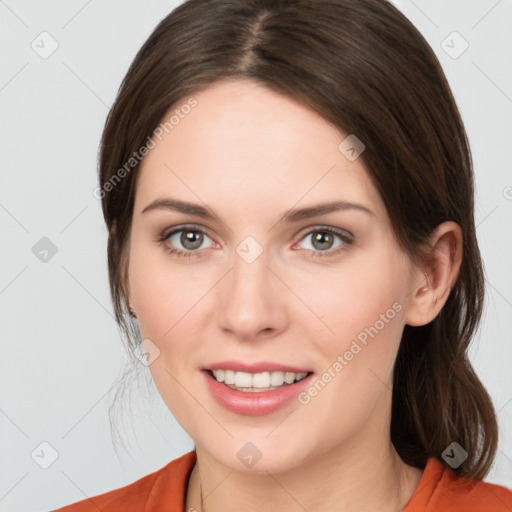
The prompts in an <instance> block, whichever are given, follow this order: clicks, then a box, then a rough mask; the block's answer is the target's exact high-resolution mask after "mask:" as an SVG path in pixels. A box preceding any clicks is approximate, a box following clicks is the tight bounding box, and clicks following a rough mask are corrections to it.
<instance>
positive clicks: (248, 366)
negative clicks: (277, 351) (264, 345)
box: [202, 361, 311, 373]
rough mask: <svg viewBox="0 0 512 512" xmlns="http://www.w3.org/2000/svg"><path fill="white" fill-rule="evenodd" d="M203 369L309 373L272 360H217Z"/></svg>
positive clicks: (303, 369)
mask: <svg viewBox="0 0 512 512" xmlns="http://www.w3.org/2000/svg"><path fill="white" fill-rule="evenodd" d="M202 369H203V370H233V371H235V372H236V371H239V372H247V373H261V372H275V371H278V372H293V373H302V372H306V373H310V372H311V370H308V369H306V368H299V367H298V366H290V365H287V364H282V363H274V362H272V361H260V362H258V363H246V362H242V361H219V362H217V363H212V364H209V365H206V366H204V367H203V368H202Z"/></svg>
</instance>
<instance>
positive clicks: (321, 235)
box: [315, 232, 331, 249]
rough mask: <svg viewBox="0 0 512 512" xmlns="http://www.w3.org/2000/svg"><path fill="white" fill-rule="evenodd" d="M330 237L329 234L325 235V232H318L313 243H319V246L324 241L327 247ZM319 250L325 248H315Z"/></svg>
mask: <svg viewBox="0 0 512 512" xmlns="http://www.w3.org/2000/svg"><path fill="white" fill-rule="evenodd" d="M330 237H331V234H330V233H325V232H318V233H317V235H316V236H315V242H320V244H322V243H324V244H325V243H326V242H325V241H326V240H327V245H329V243H328V242H329V241H330V240H329V239H330ZM317 248H319V249H325V248H326V247H317Z"/></svg>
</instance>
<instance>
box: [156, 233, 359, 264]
mask: <svg viewBox="0 0 512 512" xmlns="http://www.w3.org/2000/svg"><path fill="white" fill-rule="evenodd" d="M182 231H189V232H192V233H200V234H202V235H206V236H208V233H207V232H206V231H204V230H203V229H201V228H198V227H195V226H180V227H179V228H176V229H172V230H171V231H164V232H163V233H162V234H161V235H159V237H158V239H157V242H158V243H159V244H161V245H162V246H163V247H164V249H165V250H166V252H167V253H168V254H172V255H175V256H177V257H178V258H189V259H190V258H195V257H199V256H200V254H199V253H200V251H199V250H195V251H182V250H181V249H176V248H175V247H169V246H168V245H167V244H166V242H167V241H168V239H169V238H170V237H171V236H172V235H175V234H176V233H180V232H182ZM313 233H329V234H331V235H335V236H337V237H339V238H340V239H341V240H342V242H343V244H341V245H340V246H339V247H337V248H336V249H329V250H326V251H314V250H310V249H306V251H309V252H311V255H312V256H313V257H315V258H318V257H319V258H328V257H333V256H337V255H338V254H340V253H341V252H343V251H346V250H347V247H348V246H350V245H352V244H353V243H354V240H353V238H352V237H351V236H349V235H347V234H345V233H344V232H342V231H338V230H337V229H333V228H330V227H323V226H317V227H315V228H314V229H312V230H310V231H308V232H307V233H305V234H304V236H303V237H302V238H301V239H300V241H302V240H304V239H305V238H306V237H308V236H310V235H312V234H313ZM209 238H210V237H209Z"/></svg>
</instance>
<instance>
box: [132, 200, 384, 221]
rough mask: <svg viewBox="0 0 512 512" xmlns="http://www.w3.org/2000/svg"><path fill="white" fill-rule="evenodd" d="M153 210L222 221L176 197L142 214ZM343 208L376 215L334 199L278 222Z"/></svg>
mask: <svg viewBox="0 0 512 512" xmlns="http://www.w3.org/2000/svg"><path fill="white" fill-rule="evenodd" d="M152 210H173V211H177V212H181V213H185V214H189V215H194V216H196V217H201V218H203V219H210V220H215V221H218V222H222V221H221V219H220V217H219V216H218V215H217V214H216V213H214V212H213V211H212V210H211V209H209V208H206V207H204V206H201V205H199V204H195V203H189V202H187V201H180V200H178V199H174V198H170V197H168V198H164V199H156V200H155V201H153V202H151V203H150V204H148V205H147V206H146V207H145V208H144V209H143V210H142V211H141V214H144V213H147V212H150V211H152ZM343 210H356V211H360V212H363V213H366V214H368V215H372V216H374V217H376V216H377V215H376V214H375V212H373V211H372V210H370V208H368V207H367V206H364V205H362V204H358V203H352V202H348V201H332V202H328V203H320V204H316V205H313V206H307V207H304V208H294V209H291V210H288V211H287V212H285V213H284V214H283V215H282V216H281V218H280V219H279V221H278V223H283V222H288V223H292V222H298V221H301V220H304V219H309V218H311V217H317V216H320V215H325V214H327V213H331V212H336V211H343Z"/></svg>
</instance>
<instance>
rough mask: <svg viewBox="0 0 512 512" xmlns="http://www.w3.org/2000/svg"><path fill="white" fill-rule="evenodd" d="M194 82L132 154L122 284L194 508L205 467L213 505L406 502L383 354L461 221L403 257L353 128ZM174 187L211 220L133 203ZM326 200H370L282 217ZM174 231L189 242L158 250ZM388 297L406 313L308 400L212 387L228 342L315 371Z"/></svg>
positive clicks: (421, 310) (440, 267) (412, 475)
mask: <svg viewBox="0 0 512 512" xmlns="http://www.w3.org/2000/svg"><path fill="white" fill-rule="evenodd" d="M194 97H195V98H196V99H197V101H198V105H197V106H196V107H195V108H194V109H192V111H191V112H190V114H188V115H187V116H186V117H185V118H184V119H181V120H180V122H179V124H178V125H176V126H175V127H174V129H173V130H172V131H170V132H169V134H168V135H166V136H165V137H164V138H163V139H162V141H159V142H158V144H157V145H156V147H155V148H154V149H152V150H151V151H150V152H149V154H148V155H147V156H146V158H145V159H144V161H143V163H142V168H141V170H140V175H139V177H138V182H137V190H136V197H135V207H134V213H133V219H132V228H131V236H130V240H129V246H128V248H129V264H128V272H127V281H126V283H125V290H126V292H125V293H126V298H127V300H128V301H129V304H130V305H131V307H132V308H133V310H134V311H135V313H136V315H137V318H138V321H139V324H140V328H141V334H142V337H143V339H149V340H151V344H152V347H155V346H156V347H158V350H159V351H160V353H159V355H158V357H157V358H156V359H155V360H154V362H152V364H151V365H150V367H149V368H150V371H151V374H152V377H153V379H154V381H155V384H156V386H157V388H158V390H159V392H160V394H161V396H162V398H163V400H164V401H165V403H166V404H167V406H168V407H169V409H170V411H171V413H172V414H173V416H174V417H175V418H176V419H177V421H178V422H179V423H180V424H181V425H182V426H183V428H184V429H185V430H186V431H187V432H188V434H189V435H190V436H191V438H192V439H193V440H194V442H195V445H196V450H197V463H196V465H195V467H194V469H193V471H192V474H191V477H190V481H189V486H188V491H187V503H186V505H187V510H188V509H189V508H190V507H194V508H195V509H197V510H199V509H200V503H201V498H200V492H199V486H200V480H201V482H202V488H203V496H204V497H205V501H204V508H205V509H207V510H208V512H216V511H223V512H230V511H235V510H236V511H239V510H245V511H253V510H254V511H256V510H258V511H259V510H265V509H267V510H268V509H269V507H271V509H272V510H282V511H302V510H304V509H305V510H314V511H316V512H323V511H327V510H329V511H331V510H335V509H337V507H338V508H339V506H340V504H343V510H344V511H345V512H352V511H353V512H355V511H357V512H360V511H361V510H379V511H384V512H386V511H390V512H391V511H398V510H402V508H403V507H405V505H406V504H407V502H408V501H409V499H410V498H411V496H412V494H413V492H414V490H415V488H416V486H417V485H418V482H419V479H420V477H421V475H422V471H421V470H419V469H417V468H413V467H411V466H408V465H406V464H405V463H403V461H402V460H401V459H400V457H399V456H398V454H397V453H396V451H395V449H394V447H393V445H392V443H391V440H390V436H389V425H390V421H391V412H390V411H391V389H392V376H393V373H392V370H393V364H394V361H395V358H396V354H397V350H398V347H399V343H400V339H401V334H402V330H403V328H404V325H405V324H410V325H423V324H426V323H428V322H429V321H431V320H432V319H433V318H435V316H436V315H437V313H438V312H439V311H440V309H441V308H442V306H443V304H444V303H445V301H446V299H447V298H448V295H449V292H450V285H451V284H452V283H453V281H454V280H455V279H456V276H457V273H458V270H459V267H460V260H461V257H462V253H461V251H462V249H461V247H462V235H461V231H460V228H459V226H458V225H457V224H455V223H453V222H445V223H443V224H441V225H440V226H438V228H437V229H436V231H435V232H434V233H433V234H432V237H431V246H432V248H433V250H432V253H431V257H429V258H428V260H426V261H425V262H424V264H422V265H421V266H416V265H413V264H412V262H411V260H410V258H409V257H408V256H407V254H406V253H405V252H403V250H402V249H401V248H400V247H399V245H398V243H397V241H396V239H395V237H394V234H393V230H392V226H391V224H390V220H389V217H388V215H387V212H386V209H385V206H384V203H383V202H382V199H381V197H380V195H379V193H378V191H377V189H376V188H375V187H374V186H373V184H372V183H371V181H370V179H369V176H368V174H367V172H366V170H365V169H364V166H363V164H362V161H361V159H360V158H358V159H356V160H355V161H350V160H349V159H347V158H346V157H345V156H344V155H343V154H342V153H341V152H340V151H339V149H338V146H339V144H340V143H341V142H342V141H343V140H344V139H345V137H346V136H347V134H344V133H341V132H340V131H339V130H338V129H337V128H335V127H334V126H332V125H331V124H329V123H327V122H326V121H325V120H324V119H323V118H322V117H320V116H319V115H318V114H316V113H315V112H314V111H312V110H310V109H309V108H307V107H305V106H303V105H301V104H299V103H297V102H295V101H294V100H292V99H290V98H288V97H285V96H282V95H280V94H278V93H276V92H272V91H270V90H269V89H267V88H265V87H263V86H261V85H258V84H256V83H254V82H250V81H247V80H241V81H228V82H220V83H216V84H213V85H212V86H210V87H208V88H207V89H204V90H203V91H200V92H198V93H197V94H195V95H194ZM185 101H186V99H185V100H184V101H183V104H184V103H185ZM175 108H176V105H175V106H173V109H175ZM363 142H364V141H363ZM170 196H172V197H174V198H178V199H180V200H183V201H190V202H194V203H198V204H200V205H201V206H204V205H207V206H208V207H209V208H210V209H211V210H212V211H214V212H215V213H216V214H217V215H218V216H219V217H220V218H221V219H222V221H220V222H219V221H215V220H209V219H203V218H200V217H196V216H193V215H191V214H183V213H179V212H176V211H173V210H170V209H164V208H160V209H153V210H151V211H147V212H146V213H142V210H143V209H144V208H145V207H146V206H147V205H149V204H150V203H151V202H153V201H155V200H157V199H162V198H165V197H170ZM332 200H345V201H350V202H353V203H358V204H362V205H365V206H366V207H368V208H369V209H371V211H372V212H373V214H372V215H370V214H366V213H363V212H361V211H357V210H355V209H352V210H343V211H337V212H331V213H328V214H324V215H322V216H317V217H314V218H310V219H305V220H302V221H298V222H295V223H292V224H286V223H278V219H279V218H280V216H281V215H282V214H283V212H285V211H286V210H289V209H291V208H297V207H305V206H310V205H314V204H317V203H322V202H327V201H332ZM183 224H193V225H194V226H193V227H194V228H202V229H203V230H205V231H206V232H207V234H206V235H204V237H203V239H202V243H201V238H200V237H201V235H200V234H197V233H196V236H197V237H199V240H198V242H197V245H196V247H197V246H199V248H198V249H193V248H192V249H190V247H193V243H190V242H189V243H188V245H183V243H182V242H183V240H182V242H181V243H180V235H181V232H180V233H178V234H177V235H174V236H172V239H168V240H167V241H166V242H164V243H158V242H157V241H156V240H157V238H158V236H159V235H161V234H162V232H165V231H166V230H167V231H169V229H170V228H172V227H179V226H181V225H183ZM322 227H332V228H333V229H339V230H343V231H345V232H349V233H350V234H351V235H353V243H352V244H347V243H346V242H344V241H343V240H342V239H340V238H338V237H337V236H334V238H332V239H329V238H328V239H327V240H326V241H325V242H324V245H322V244H318V243H317V244H315V241H314V238H313V236H314V234H315V233H316V231H314V230H315V229H316V230H318V231H321V230H322V229H321V228H322ZM188 229H193V228H188ZM312 231H313V233H312ZM247 236H252V237H253V238H254V239H255V240H256V241H257V242H258V244H259V245H260V246H261V248H262V249H263V252H262V254H261V255H260V256H259V257H258V258H257V259H256V260H255V261H254V262H252V263H247V262H246V261H245V260H244V259H243V258H242V257H240V256H239V255H238V254H237V252H236V248H237V247H238V246H239V244H240V243H241V242H242V241H243V240H244V239H245V238H246V237H247ZM194 240H196V239H193V241H194ZM329 243H330V245H329ZM173 244H174V247H175V248H177V249H180V250H182V251H187V250H188V251H189V252H193V251H194V250H195V252H196V253H198V254H200V255H199V256H198V257H192V258H190V259H189V258H188V257H178V256H176V255H174V254H169V253H168V252H167V251H166V248H169V247H171V246H172V245H173ZM185 244H187V241H186V240H185ZM199 244H201V245H199ZM340 247H343V248H344V250H342V251H341V252H340V253H338V254H333V253H334V252H335V251H336V250H337V249H338V248H340ZM329 251H330V252H331V255H328V252H329ZM314 253H315V254H317V256H314V255H313V254H314ZM323 254H324V256H323V257H322V255H323ZM424 272H426V273H427V275H428V287H427V286H426V285H427V282H426V279H425V275H424ZM397 302H398V303H399V304H400V305H401V310H400V312H398V313H397V314H396V316H394V318H393V319H392V320H390V321H389V322H387V323H385V326H384V328H382V329H381V330H379V332H378V334H377V335H376V336H375V337H374V338H369V341H368V343H367V345H366V346H364V348H363V349H362V350H361V351H360V352H359V353H358V354H357V356H354V358H353V359H352V360H351V361H349V362H348V364H347V365H346V366H344V368H343V370H342V371H341V372H339V373H337V374H336V377H335V378H333V379H332V380H331V382H329V383H328V385H327V386H326V387H325V388H324V389H323V390H322V391H321V392H320V393H318V395H317V396H315V397H314V398H312V399H311V401H310V403H308V404H307V405H303V404H301V403H299V402H298V401H297V400H294V401H293V402H292V403H291V404H290V405H288V406H286V407H284V408H282V409H280V410H278V411H277V412H274V413H272V414H268V415H264V416H260V417H249V416H243V415H238V414H235V413H233V412H230V411H227V410H226V409H224V408H223V407H222V406H221V405H219V404H218V403H217V402H216V401H215V400H214V398H213V397H212V396H211V395H210V394H209V392H208V390H207V388H206V386H205V382H204V377H203V374H202V372H201V368H202V367H204V366H205V365H207V364H208V363H213V362H216V361H221V360H226V359H240V360H247V361H265V360H266V361H278V362H281V361H284V362H286V363H289V364H291V365H294V366H298V367H301V368H309V369H311V370H312V371H314V372H315V374H316V376H317V377H318V376H321V375H322V373H323V372H324V371H325V370H326V369H327V368H328V367H330V366H331V367H332V365H333V363H334V362H335V361H336V359H337V357H338V355H340V354H344V353H345V351H346V350H348V349H349V348H350V344H351V342H352V341H353V340H354V339H356V336H357V335H358V334H359V333H361V331H363V330H364V329H365V327H369V326H371V325H375V323H376V321H377V320H379V318H380V315H381V314H385V313H386V311H387V310H388V309H389V308H392V305H393V304H394V303H397ZM145 343H146V344H147V343H148V342H147V341H146V342H145ZM249 441H250V442H252V443H253V444H254V445H256V446H257V447H258V449H259V450H260V452H261V454H262V457H261V459H260V460H259V461H258V462H257V464H256V465H254V466H253V467H252V468H247V467H246V466H245V465H244V464H242V462H241V461H240V460H239V459H238V457H237V452H238V451H239V450H240V449H241V448H242V447H243V446H244V445H245V444H246V443H247V442H249Z"/></svg>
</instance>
